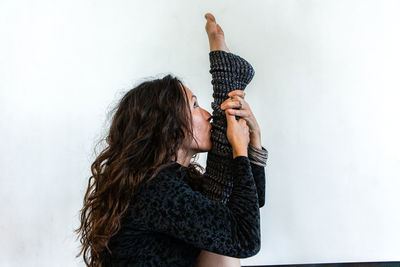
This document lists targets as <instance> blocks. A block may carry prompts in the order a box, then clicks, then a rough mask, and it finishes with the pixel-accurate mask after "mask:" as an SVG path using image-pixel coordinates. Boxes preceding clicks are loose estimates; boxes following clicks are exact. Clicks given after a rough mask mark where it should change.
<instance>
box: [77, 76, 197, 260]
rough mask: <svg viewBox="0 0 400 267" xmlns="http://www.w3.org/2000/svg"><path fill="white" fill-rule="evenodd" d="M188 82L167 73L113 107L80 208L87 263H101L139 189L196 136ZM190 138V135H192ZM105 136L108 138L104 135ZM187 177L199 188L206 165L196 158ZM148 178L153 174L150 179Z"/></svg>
mask: <svg viewBox="0 0 400 267" xmlns="http://www.w3.org/2000/svg"><path fill="white" fill-rule="evenodd" d="M189 103H190V102H189V99H188V96H187V94H186V91H185V89H184V87H183V83H182V82H181V81H180V80H179V79H178V78H176V77H173V76H171V75H167V76H165V77H164V78H161V79H154V80H150V81H145V82H142V83H141V84H139V85H138V86H136V87H135V88H133V89H131V90H129V91H128V92H127V93H126V94H125V95H124V96H123V97H122V99H121V100H120V101H119V102H118V104H117V105H116V106H115V108H114V109H113V110H112V112H115V113H114V115H113V117H112V122H111V125H110V129H109V132H108V134H107V136H106V138H105V140H106V143H107V145H106V147H105V149H103V150H102V151H101V152H100V154H99V155H98V156H97V158H96V159H95V161H94V162H93V163H92V165H91V174H92V175H91V177H90V178H89V181H88V187H87V190H86V193H85V196H84V200H83V208H82V209H81V210H80V223H81V224H80V227H79V228H78V229H75V230H74V232H75V233H77V234H78V237H79V241H80V243H81V249H80V252H79V254H78V255H77V256H76V257H79V256H81V255H82V253H83V259H84V262H85V264H86V265H87V266H102V255H103V253H105V252H106V251H108V253H111V250H110V248H109V247H108V243H109V240H110V238H111V237H112V236H113V235H115V234H116V233H117V232H118V231H119V229H120V221H121V219H122V217H123V215H124V212H125V211H126V210H127V208H128V206H129V203H130V200H131V198H132V196H133V194H134V190H135V188H136V187H137V186H138V185H139V183H141V182H148V181H150V180H151V179H153V178H154V177H155V176H156V175H157V173H158V172H159V171H160V170H162V169H163V168H165V167H168V166H169V165H170V164H171V161H176V159H177V152H178V150H179V148H180V147H181V145H182V144H183V142H185V140H187V138H192V139H194V140H195V141H196V143H197V140H196V139H195V138H194V136H193V128H192V114H191V112H190V106H189ZM189 140H191V139H189ZM100 141H103V139H102V140H100ZM196 156H197V154H195V155H194V156H193V157H192V159H191V162H190V164H189V166H188V169H187V177H189V178H190V179H189V178H186V179H185V181H186V182H187V183H188V184H189V185H190V186H191V187H192V189H193V190H199V189H200V187H201V182H200V180H199V178H201V177H202V175H203V172H204V168H203V167H201V165H199V164H198V163H197V162H193V158H195V157H196ZM145 177H150V178H146V179H145Z"/></svg>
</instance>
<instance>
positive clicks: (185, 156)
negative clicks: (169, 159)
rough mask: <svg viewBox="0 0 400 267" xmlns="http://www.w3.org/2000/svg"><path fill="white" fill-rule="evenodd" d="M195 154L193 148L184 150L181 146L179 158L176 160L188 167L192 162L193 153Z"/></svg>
mask: <svg viewBox="0 0 400 267" xmlns="http://www.w3.org/2000/svg"><path fill="white" fill-rule="evenodd" d="M194 154H195V152H194V151H192V150H189V151H188V150H184V149H182V148H180V149H179V150H178V158H177V160H176V162H178V163H179V164H181V165H183V166H185V167H188V166H189V163H190V159H191V158H192V157H193V155H194Z"/></svg>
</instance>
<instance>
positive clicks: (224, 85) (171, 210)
mask: <svg viewBox="0 0 400 267" xmlns="http://www.w3.org/2000/svg"><path fill="white" fill-rule="evenodd" d="M209 55H210V62H211V70H210V73H211V74H212V76H213V80H212V81H211V83H212V84H213V89H214V94H213V97H214V102H213V103H212V108H213V116H214V118H213V122H212V125H213V129H212V134H211V139H212V143H213V148H212V149H211V151H209V152H208V155H207V163H206V164H207V166H206V170H205V173H204V181H203V186H202V187H201V188H202V189H201V190H200V191H194V190H193V188H191V187H190V185H189V184H188V183H187V182H185V180H186V178H188V176H187V170H188V167H185V166H182V165H180V164H179V163H177V162H171V165H170V166H169V167H167V168H164V169H163V170H162V171H160V172H159V173H158V175H157V176H156V177H155V178H154V179H153V180H151V181H150V182H149V183H142V184H140V185H139V187H138V188H137V189H136V191H135V194H134V196H133V197H132V201H131V204H130V206H129V208H128V210H127V212H126V214H125V215H124V217H123V219H122V220H121V229H120V230H119V232H118V233H117V234H116V235H115V236H113V237H112V238H111V239H110V242H109V247H110V249H111V251H112V255H110V254H108V253H106V254H104V257H103V259H104V260H103V262H104V266H192V265H193V264H194V263H195V261H196V259H197V257H198V256H199V254H200V251H201V250H202V249H204V250H208V251H211V252H214V253H217V254H222V255H227V256H231V257H236V258H246V257H250V256H253V255H255V254H257V253H258V251H259V250H260V240H261V235H260V211H259V208H260V207H262V206H264V204H265V171H264V167H263V166H260V165H258V164H255V162H254V160H253V159H252V157H251V154H250V153H249V157H245V156H238V157H236V158H232V150H231V146H230V145H229V142H227V138H226V117H225V115H224V116H221V113H222V114H223V111H221V110H220V109H219V105H220V104H221V103H222V101H224V100H225V99H226V98H228V96H227V93H229V92H230V91H232V90H236V89H242V90H244V88H245V87H246V85H247V84H248V83H249V82H250V80H251V78H252V76H253V75H254V70H253V69H252V67H251V65H250V64H249V63H248V62H247V61H245V60H244V59H242V58H241V57H239V56H237V55H234V54H232V53H227V52H224V51H213V52H210V54H209ZM222 99H223V100H222ZM222 132H224V133H225V135H223V134H222ZM262 150H263V151H266V150H265V148H264V147H263V148H262Z"/></svg>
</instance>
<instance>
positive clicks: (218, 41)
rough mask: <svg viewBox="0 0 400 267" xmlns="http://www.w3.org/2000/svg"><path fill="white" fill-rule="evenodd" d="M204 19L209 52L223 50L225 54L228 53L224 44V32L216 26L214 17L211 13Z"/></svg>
mask: <svg viewBox="0 0 400 267" xmlns="http://www.w3.org/2000/svg"><path fill="white" fill-rule="evenodd" d="M204 17H205V18H206V20H207V23H206V32H207V35H208V42H209V43H210V51H215V50H223V51H225V52H230V51H229V49H228V47H227V46H226V43H225V35H224V31H223V30H222V28H221V27H220V26H219V25H218V24H216V21H215V18H214V16H213V15H212V14H211V13H206V14H205V15H204Z"/></svg>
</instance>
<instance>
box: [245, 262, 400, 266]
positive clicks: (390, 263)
mask: <svg viewBox="0 0 400 267" xmlns="http://www.w3.org/2000/svg"><path fill="white" fill-rule="evenodd" d="M263 266H276V267H279V266H282V267H284V266H290V267H400V261H383V262H343V263H310V264H282V265H242V267H263Z"/></svg>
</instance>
